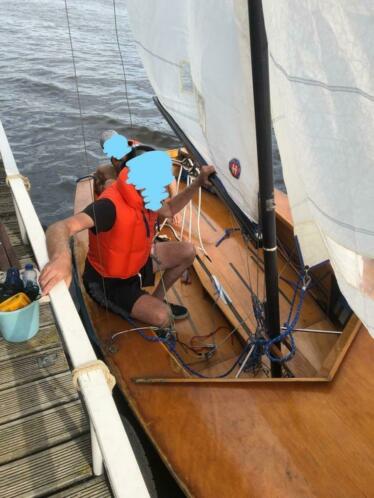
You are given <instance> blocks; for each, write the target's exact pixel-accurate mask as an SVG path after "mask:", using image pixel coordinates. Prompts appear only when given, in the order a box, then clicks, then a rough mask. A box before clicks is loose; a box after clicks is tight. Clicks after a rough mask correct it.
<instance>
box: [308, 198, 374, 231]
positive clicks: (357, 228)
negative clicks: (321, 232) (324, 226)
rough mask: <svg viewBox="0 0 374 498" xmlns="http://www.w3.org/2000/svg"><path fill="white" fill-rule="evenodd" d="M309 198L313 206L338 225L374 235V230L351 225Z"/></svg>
mask: <svg viewBox="0 0 374 498" xmlns="http://www.w3.org/2000/svg"><path fill="white" fill-rule="evenodd" d="M307 199H308V200H309V201H310V202H311V203H312V204H313V206H314V207H315V208H316V209H317V210H318V211H319V212H320V213H321V214H322V215H323V216H325V217H326V218H328V219H329V220H330V221H332V222H334V223H336V224H337V225H340V226H341V227H343V228H346V229H347V230H351V231H352V232H358V233H363V234H365V235H374V231H372V230H369V229H367V228H360V227H355V226H354V225H350V224H349V223H346V222H344V221H339V220H337V219H336V218H334V217H333V216H331V215H329V214H327V213H326V212H325V211H323V210H322V209H321V208H320V207H319V206H318V205H317V204H316V203H315V202H314V201H313V199H312V198H311V197H309V196H307Z"/></svg>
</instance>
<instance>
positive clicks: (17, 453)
mask: <svg viewBox="0 0 374 498" xmlns="http://www.w3.org/2000/svg"><path fill="white" fill-rule="evenodd" d="M88 431H89V424H88V421H87V418H86V415H85V413H84V411H83V408H82V405H81V403H80V401H79V400H77V401H73V402H71V403H67V404H65V405H61V406H57V407H54V408H51V409H49V410H45V411H43V412H40V413H36V414H33V415H29V416H28V417H24V418H22V419H19V420H15V421H13V422H9V423H8V424H4V425H1V426H0V441H1V445H0V464H1V465H2V464H5V463H8V462H11V461H13V460H16V459H19V458H23V457H25V456H27V455H29V454H33V453H36V452H38V451H41V450H44V449H47V448H50V447H52V446H55V445H57V444H61V443H64V442H66V441H69V440H70V439H73V438H75V437H77V436H80V435H82V434H84V433H86V432H88Z"/></svg>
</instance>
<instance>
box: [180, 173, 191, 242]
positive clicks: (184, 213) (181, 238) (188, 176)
mask: <svg viewBox="0 0 374 498" xmlns="http://www.w3.org/2000/svg"><path fill="white" fill-rule="evenodd" d="M186 183H187V187H189V186H190V175H187V182H186ZM186 211H187V206H184V208H183V215H182V226H181V233H180V235H179V239H180V240H183V232H184V224H185V222H186Z"/></svg>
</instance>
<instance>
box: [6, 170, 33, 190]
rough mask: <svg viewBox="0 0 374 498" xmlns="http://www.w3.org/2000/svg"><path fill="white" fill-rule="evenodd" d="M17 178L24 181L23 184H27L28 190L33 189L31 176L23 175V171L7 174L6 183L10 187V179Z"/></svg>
mask: <svg viewBox="0 0 374 498" xmlns="http://www.w3.org/2000/svg"><path fill="white" fill-rule="evenodd" d="M16 179H19V180H22V181H23V184H24V185H25V188H26V190H30V189H31V182H30V180H29V178H27V176H23V175H21V173H17V174H15V175H7V177H6V178H5V183H6V184H7V185H8V187H10V181H11V180H16Z"/></svg>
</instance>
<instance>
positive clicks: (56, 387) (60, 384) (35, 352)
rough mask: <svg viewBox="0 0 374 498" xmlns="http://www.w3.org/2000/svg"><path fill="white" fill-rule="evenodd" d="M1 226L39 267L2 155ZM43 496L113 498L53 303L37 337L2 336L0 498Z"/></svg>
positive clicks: (45, 309)
mask: <svg viewBox="0 0 374 498" xmlns="http://www.w3.org/2000/svg"><path fill="white" fill-rule="evenodd" d="M0 221H1V222H2V223H3V224H4V225H5V228H6V231H7V233H8V236H9V238H10V241H11V244H12V247H13V249H14V252H15V254H16V256H17V258H18V261H19V264H20V267H21V268H23V267H24V265H25V264H26V263H27V262H33V263H34V261H33V254H32V249H31V247H30V246H28V245H24V244H23V243H22V240H21V234H20V230H19V227H18V223H17V218H16V213H15V209H14V206H13V202H12V196H11V191H10V188H9V187H8V186H7V185H6V182H5V172H4V166H3V163H2V161H1V158H0ZM3 269H4V268H0V270H3ZM41 496H43V497H45V496H53V497H59V498H61V497H78V496H79V497H81V498H84V497H87V498H96V497H97V498H106V497H111V496H112V493H111V491H110V488H109V485H108V483H107V481H106V479H105V477H104V476H102V477H95V476H93V473H92V466H91V444H90V432H89V422H88V418H87V416H86V414H85V412H84V409H83V406H82V403H81V401H80V399H79V395H78V393H77V391H76V389H75V388H74V386H73V383H72V380H71V369H70V366H69V362H68V359H67V358H66V355H65V353H64V349H63V346H62V342H61V337H60V335H59V333H58V330H57V327H56V323H55V320H54V317H53V312H52V309H51V306H50V304H49V303H44V304H42V305H41V313H40V330H39V332H38V333H37V335H36V336H35V337H34V338H33V339H32V340H30V341H28V342H25V343H19V344H11V343H8V342H6V341H4V340H3V339H2V337H1V334H0V497H1V498H26V497H41Z"/></svg>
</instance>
